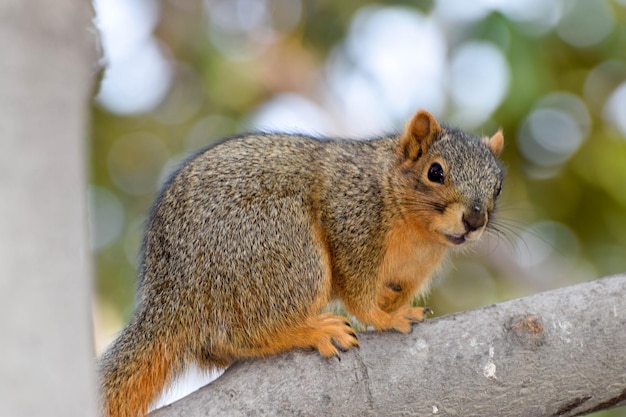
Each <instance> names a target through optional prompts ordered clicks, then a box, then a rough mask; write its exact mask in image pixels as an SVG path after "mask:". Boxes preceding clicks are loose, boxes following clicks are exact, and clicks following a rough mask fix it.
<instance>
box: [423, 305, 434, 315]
mask: <svg viewBox="0 0 626 417" xmlns="http://www.w3.org/2000/svg"><path fill="white" fill-rule="evenodd" d="M426 314H428V315H429V316H432V315H433V314H435V312H434V311H433V310H432V309H431V308H430V307H424V315H426Z"/></svg>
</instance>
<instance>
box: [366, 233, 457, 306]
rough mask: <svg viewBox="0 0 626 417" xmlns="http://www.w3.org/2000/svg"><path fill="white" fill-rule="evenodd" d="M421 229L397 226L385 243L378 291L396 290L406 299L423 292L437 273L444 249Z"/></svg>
mask: <svg viewBox="0 0 626 417" xmlns="http://www.w3.org/2000/svg"><path fill="white" fill-rule="evenodd" d="M435 239H436V238H435V237H433V236H430V233H429V232H427V231H425V230H423V228H422V227H420V226H419V225H416V224H414V223H411V222H407V221H398V222H396V223H395V224H394V225H393V227H392V229H391V230H390V232H389V234H388V235H387V240H386V249H385V256H384V258H383V262H382V264H381V266H380V268H379V273H378V287H379V289H380V290H383V289H384V288H386V287H390V288H395V290H396V291H401V292H403V293H407V292H410V294H407V295H411V296H412V295H416V294H417V293H419V292H421V291H420V290H424V289H425V284H427V282H428V280H429V278H430V276H431V275H432V273H433V272H434V271H435V270H436V269H437V267H438V266H439V264H440V263H441V260H442V258H443V256H444V254H445V252H446V247H445V246H443V245H441V244H439V243H437V241H436V240H435Z"/></svg>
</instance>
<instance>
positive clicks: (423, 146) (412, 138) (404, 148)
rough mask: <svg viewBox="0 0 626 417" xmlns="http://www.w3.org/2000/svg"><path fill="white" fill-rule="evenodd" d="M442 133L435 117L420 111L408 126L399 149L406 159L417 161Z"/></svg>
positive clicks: (401, 138)
mask: <svg viewBox="0 0 626 417" xmlns="http://www.w3.org/2000/svg"><path fill="white" fill-rule="evenodd" d="M440 132H441V127H440V126H439V123H437V120H435V118H434V116H433V115H432V114H430V113H428V112H427V111H426V110H420V111H418V112H417V113H415V115H414V116H413V118H412V119H411V120H410V121H409V123H408V124H407V125H406V128H405V129H404V132H403V133H402V136H401V137H400V143H399V144H398V149H399V150H400V153H401V155H402V156H404V157H405V158H406V159H410V160H411V161H417V160H418V159H419V158H420V157H421V156H422V154H423V153H424V152H426V150H428V147H429V146H430V144H431V143H432V142H433V140H434V139H435V137H436V136H437V135H438V134H439V133H440Z"/></svg>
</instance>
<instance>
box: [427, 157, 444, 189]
mask: <svg viewBox="0 0 626 417" xmlns="http://www.w3.org/2000/svg"><path fill="white" fill-rule="evenodd" d="M428 179H429V180H430V181H432V182H438V183H439V184H443V182H444V179H445V175H444V173H443V168H442V167H441V165H439V164H438V163H437V162H435V163H434V164H432V165H431V166H430V168H428Z"/></svg>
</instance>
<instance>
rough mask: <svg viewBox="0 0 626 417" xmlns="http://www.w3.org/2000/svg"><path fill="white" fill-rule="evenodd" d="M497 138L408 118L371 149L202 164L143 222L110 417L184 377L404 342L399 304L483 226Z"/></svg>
mask: <svg viewBox="0 0 626 417" xmlns="http://www.w3.org/2000/svg"><path fill="white" fill-rule="evenodd" d="M503 146H504V139H503V135H502V132H501V131H498V132H497V133H495V134H494V135H493V136H492V137H483V138H479V137H475V136H472V135H469V134H467V133H464V132H463V131H460V130H457V129H453V128H449V127H446V126H445V125H440V124H439V123H438V122H437V120H436V119H435V118H434V117H433V116H432V115H431V114H430V113H428V112H427V111H424V110H420V111H418V112H417V113H416V114H415V115H414V116H413V117H412V118H411V119H410V121H409V122H408V123H407V125H406V127H405V129H404V130H403V131H402V132H401V133H399V134H395V135H391V136H387V137H380V138H375V139H371V140H348V139H330V138H321V139H320V138H312V137H307V136H303V135H286V134H250V135H243V136H239V137H234V138H231V139H228V140H225V141H223V142H221V143H219V144H217V145H214V146H213V147H209V148H207V149H205V150H202V151H201V152H199V153H198V154H196V155H195V156H193V157H191V158H190V159H189V160H188V161H187V162H186V163H184V164H183V165H182V167H180V168H179V170H178V171H177V172H175V173H174V174H173V176H172V177H171V178H170V179H169V181H168V182H167V183H166V184H165V186H164V187H163V189H162V191H161V193H160V195H159V197H158V198H157V200H156V202H155V204H154V206H153V208H152V211H151V213H150V215H149V218H148V224H147V228H146V233H145V238H144V241H143V245H142V259H141V262H140V267H139V289H138V305H137V307H136V310H135V312H134V315H133V317H132V318H131V320H130V323H129V324H128V325H127V327H125V328H124V330H123V331H122V332H121V333H120V335H119V336H118V337H117V339H116V340H115V341H114V342H113V343H112V345H111V347H110V348H109V349H108V350H107V351H106V352H105V353H104V354H103V355H102V357H101V359H100V361H99V365H98V368H99V370H98V371H99V372H98V373H99V384H100V390H101V402H102V409H103V414H104V415H105V416H106V417H137V416H143V415H145V414H146V413H147V412H148V409H149V407H150V405H151V404H152V403H153V402H154V400H155V399H156V398H157V397H158V395H159V394H160V392H161V390H162V389H163V388H164V387H165V386H166V385H167V384H168V383H169V382H171V381H172V380H173V379H174V378H176V377H177V376H178V375H180V373H181V372H182V371H183V370H184V369H185V367H186V366H187V365H188V364H191V363H196V364H197V365H198V366H200V367H201V368H203V369H213V370H214V369H223V368H225V367H227V366H228V365H229V364H231V363H232V362H234V361H236V360H238V359H244V358H256V357H266V356H269V355H274V354H277V353H280V352H285V351H288V350H291V349H298V348H300V349H310V348H314V349H317V350H318V351H319V353H320V354H321V355H322V356H325V357H335V356H337V357H338V355H339V351H346V350H348V349H350V348H352V347H358V346H359V342H358V340H357V335H356V332H355V331H354V330H353V328H352V327H351V325H350V323H349V322H348V321H347V319H346V318H344V317H341V316H338V315H335V314H334V313H329V312H324V311H325V310H324V309H325V307H326V306H327V305H328V304H329V302H330V301H332V300H335V299H339V300H341V301H342V302H343V304H344V305H345V307H346V310H347V311H348V312H349V313H350V314H351V315H353V316H354V317H355V318H356V319H357V320H358V321H359V322H361V323H362V324H364V325H368V326H371V327H373V328H375V329H377V330H395V331H398V332H402V333H409V332H410V331H411V328H412V323H414V322H420V321H422V320H424V318H425V316H426V315H427V314H428V313H429V312H430V309H428V308H426V307H413V306H411V300H412V299H413V298H414V297H415V296H416V295H418V294H420V293H421V292H423V291H424V290H425V289H426V288H427V283H428V280H429V277H430V276H431V274H432V273H433V271H434V270H435V269H436V268H437V267H438V265H439V264H440V262H441V260H442V258H443V257H444V255H445V254H446V252H447V251H448V250H449V249H451V248H458V247H463V246H465V245H466V244H467V243H471V242H474V241H476V240H477V239H478V238H479V237H480V236H481V234H482V233H483V232H484V230H485V228H486V227H487V226H488V224H489V222H490V220H491V217H492V214H493V212H494V210H495V206H496V201H497V198H498V196H499V194H500V190H501V187H502V181H503V177H504V171H503V167H502V165H501V163H500V162H499V161H498V156H499V154H500V153H501V151H502V149H503Z"/></svg>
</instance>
